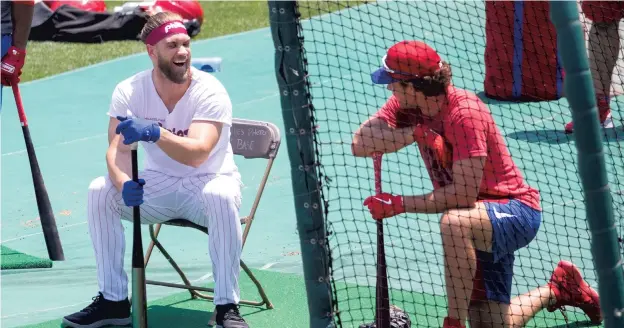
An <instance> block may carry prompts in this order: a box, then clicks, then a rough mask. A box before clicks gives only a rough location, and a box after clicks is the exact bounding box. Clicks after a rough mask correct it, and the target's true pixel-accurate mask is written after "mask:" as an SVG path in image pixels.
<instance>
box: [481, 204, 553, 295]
mask: <svg viewBox="0 0 624 328" xmlns="http://www.w3.org/2000/svg"><path fill="white" fill-rule="evenodd" d="M485 208H486V209H487V213H488V216H489V217H490V221H491V222H492V229H493V230H492V252H491V253H489V252H482V251H479V250H477V273H476V276H475V279H474V284H473V291H472V301H495V302H499V303H506V304H509V302H510V300H511V284H512V278H513V269H514V259H515V257H514V252H515V251H516V250H518V249H520V248H522V247H525V246H526V245H528V244H529V243H530V242H531V241H532V240H533V239H534V238H535V235H537V231H538V230H539V227H540V224H541V222H542V212H541V211H538V210H536V209H533V208H531V207H530V206H528V205H525V204H524V203H522V202H520V201H518V200H510V201H509V202H506V203H496V202H485Z"/></svg>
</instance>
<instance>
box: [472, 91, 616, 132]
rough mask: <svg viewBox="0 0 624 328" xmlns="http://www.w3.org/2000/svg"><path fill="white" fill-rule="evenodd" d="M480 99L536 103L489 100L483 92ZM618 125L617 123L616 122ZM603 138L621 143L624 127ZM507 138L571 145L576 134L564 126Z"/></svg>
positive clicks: (491, 102) (607, 130) (525, 101)
mask: <svg viewBox="0 0 624 328" xmlns="http://www.w3.org/2000/svg"><path fill="white" fill-rule="evenodd" d="M477 96H478V97H479V99H481V100H482V101H483V102H484V103H486V104H488V105H490V104H512V103H528V102H534V101H530V100H522V101H509V100H497V99H492V98H489V97H487V96H486V95H485V92H483V91H481V92H478V93H477ZM616 124H617V122H616ZM604 132H605V133H604V134H603V138H604V141H606V142H620V141H624V127H623V126H616V127H615V128H613V129H606V130H604ZM506 136H507V137H510V138H513V139H516V140H521V141H526V142H530V143H549V144H562V143H569V142H570V141H574V134H565V132H564V131H563V126H562V127H561V129H558V130H553V129H550V130H533V131H517V132H513V133H509V134H507V135H506Z"/></svg>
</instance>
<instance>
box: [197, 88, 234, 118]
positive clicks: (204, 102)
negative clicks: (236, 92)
mask: <svg viewBox="0 0 624 328" xmlns="http://www.w3.org/2000/svg"><path fill="white" fill-rule="evenodd" d="M193 121H213V122H220V123H223V124H227V125H230V126H231V125H232V101H231V100H230V96H229V95H228V94H227V92H225V91H220V92H216V93H208V92H205V93H204V94H202V95H200V96H199V97H198V100H197V107H196V109H195V113H194V114H193Z"/></svg>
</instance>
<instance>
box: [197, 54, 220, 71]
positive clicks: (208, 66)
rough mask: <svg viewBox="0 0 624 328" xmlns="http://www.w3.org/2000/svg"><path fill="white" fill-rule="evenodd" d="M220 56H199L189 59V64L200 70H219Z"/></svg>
mask: <svg viewBox="0 0 624 328" xmlns="http://www.w3.org/2000/svg"><path fill="white" fill-rule="evenodd" d="M221 61H222V59H221V57H200V58H193V59H191V65H192V66H193V67H195V68H197V69H198V70H200V71H204V72H208V73H213V72H220V71H221Z"/></svg>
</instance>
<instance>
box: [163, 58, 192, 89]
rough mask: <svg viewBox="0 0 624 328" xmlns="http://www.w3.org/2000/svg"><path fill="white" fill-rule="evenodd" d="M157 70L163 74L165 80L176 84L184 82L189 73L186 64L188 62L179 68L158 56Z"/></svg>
mask: <svg viewBox="0 0 624 328" xmlns="http://www.w3.org/2000/svg"><path fill="white" fill-rule="evenodd" d="M158 69H160V71H161V72H163V74H164V75H165V77H167V79H169V80H170V81H171V82H173V83H176V84H183V83H184V82H186V79H187V77H188V75H189V73H190V65H189V64H188V61H187V62H186V63H185V64H184V66H182V67H179V66H176V65H175V64H174V63H172V62H171V61H168V60H166V59H165V58H163V57H161V56H160V55H159V56H158Z"/></svg>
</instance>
